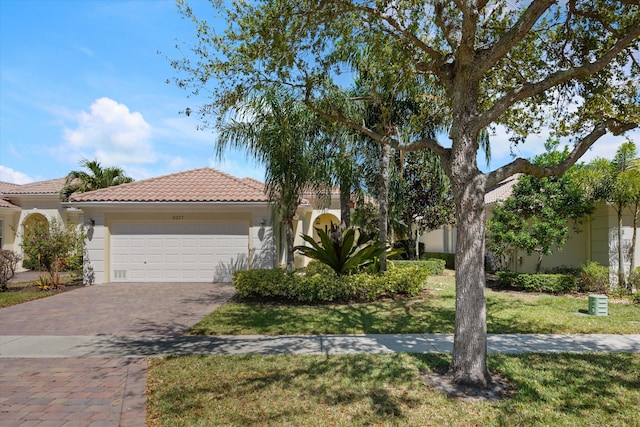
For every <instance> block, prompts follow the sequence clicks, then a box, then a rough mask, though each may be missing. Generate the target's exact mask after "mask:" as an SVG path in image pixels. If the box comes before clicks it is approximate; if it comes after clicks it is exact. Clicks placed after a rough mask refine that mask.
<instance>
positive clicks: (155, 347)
mask: <svg viewBox="0 0 640 427" xmlns="http://www.w3.org/2000/svg"><path fill="white" fill-rule="evenodd" d="M487 347H488V351H489V353H505V354H520V353H585V352H592V353H640V334H638V335H602V334H593V335H541V334H528V335H526V334H523V335H519V334H509V335H491V334H490V335H489V336H488V343H487ZM452 349H453V335H451V334H409V335H376V334H372V335H293V336H264V335H244V336H202V337H201V336H185V335H155V336H154V335H150V336H20V335H4V336H0V358H33V359H37V358H68V357H72V358H113V357H119V358H135V357H146V356H164V355H169V354H178V355H183V354H330V355H333V354H358V353H371V354H383V353H394V352H410V353H450V352H451V351H452Z"/></svg>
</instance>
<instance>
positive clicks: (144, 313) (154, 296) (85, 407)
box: [0, 283, 235, 427]
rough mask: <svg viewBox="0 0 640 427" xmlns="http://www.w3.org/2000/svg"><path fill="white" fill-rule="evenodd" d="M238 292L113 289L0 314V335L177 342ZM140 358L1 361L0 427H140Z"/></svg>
mask: <svg viewBox="0 0 640 427" xmlns="http://www.w3.org/2000/svg"><path fill="white" fill-rule="evenodd" d="M234 293H235V290H234V289H233V287H232V286H231V285H227V284H211V283H110V284H104V285H95V286H90V287H86V288H81V289H77V290H73V291H71V292H65V293H62V294H58V295H54V296H51V297H47V298H43V299H40V300H36V301H31V302H27V303H23V304H19V305H15V306H12V307H6V308H2V309H0V335H33V336H47V335H50V336H51V335H57V336H60V335H64V336H71V335H117V336H141V335H156V336H157V335H178V334H183V333H184V332H185V331H186V330H187V328H188V327H189V326H191V325H193V324H194V323H196V322H198V321H199V320H200V319H201V318H202V317H204V316H205V315H207V314H208V313H210V312H211V311H212V310H213V309H214V308H216V307H217V306H219V305H220V304H222V303H224V302H225V301H227V300H228V299H229V298H230V297H231V296H233V294H234ZM145 378H146V361H145V359H143V358H133V359H131V358H122V357H111V358H84V359H78V358H37V359H33V358H0V425H2V426H3V427H9V426H91V427H97V426H105V427H118V426H135V427H138V426H143V425H145V419H146V399H145V395H144V391H145Z"/></svg>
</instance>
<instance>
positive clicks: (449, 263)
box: [420, 252, 456, 270]
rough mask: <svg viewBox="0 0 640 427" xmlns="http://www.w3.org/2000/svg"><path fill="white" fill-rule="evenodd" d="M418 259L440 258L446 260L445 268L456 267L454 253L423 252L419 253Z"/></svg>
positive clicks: (451, 268) (453, 268) (452, 268)
mask: <svg viewBox="0 0 640 427" xmlns="http://www.w3.org/2000/svg"><path fill="white" fill-rule="evenodd" d="M420 259H426V260H428V259H442V260H444V261H445V262H446V268H447V269H449V270H455V269H456V254H445V253H441V252H425V253H423V254H422V255H420Z"/></svg>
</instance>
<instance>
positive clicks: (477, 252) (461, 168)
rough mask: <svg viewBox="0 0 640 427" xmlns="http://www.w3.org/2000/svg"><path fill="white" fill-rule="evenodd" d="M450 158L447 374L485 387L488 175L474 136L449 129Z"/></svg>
mask: <svg viewBox="0 0 640 427" xmlns="http://www.w3.org/2000/svg"><path fill="white" fill-rule="evenodd" d="M451 133H452V134H451V139H452V140H453V145H452V149H451V157H450V159H449V161H448V162H447V164H446V166H445V170H446V171H447V173H448V175H449V178H450V180H451V185H452V189H453V196H454V200H455V202H456V227H457V237H456V273H455V277H456V317H455V319H456V320H455V335H454V339H453V360H452V364H451V373H452V374H453V378H454V381H455V382H457V383H459V384H464V385H470V386H474V387H479V388H484V387H487V386H488V385H489V384H490V383H491V375H490V374H489V369H488V366H487V301H486V295H485V284H486V279H485V272H484V253H485V230H486V212H485V205H484V195H485V192H486V176H485V175H484V174H483V173H482V172H480V170H479V169H478V167H477V162H476V155H477V154H476V153H477V150H478V138H477V134H476V135H474V134H470V133H467V132H465V129H464V126H462V125H459V126H456V124H455V123H454V126H453V127H452V132H451Z"/></svg>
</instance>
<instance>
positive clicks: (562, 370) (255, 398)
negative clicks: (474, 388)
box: [147, 353, 640, 426]
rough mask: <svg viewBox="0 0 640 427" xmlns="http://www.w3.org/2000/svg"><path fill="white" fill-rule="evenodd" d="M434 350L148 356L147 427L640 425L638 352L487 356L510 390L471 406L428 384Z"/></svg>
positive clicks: (436, 361) (438, 360)
mask: <svg viewBox="0 0 640 427" xmlns="http://www.w3.org/2000/svg"><path fill="white" fill-rule="evenodd" d="M449 363H450V359H449V356H445V355H439V354H407V353H400V354H392V355H350V356H292V355H280V356H180V357H170V358H166V359H155V360H152V362H151V364H150V368H149V371H148V380H147V394H148V421H149V425H151V426H211V425H229V426H287V425H290V426H291V425H323V426H332V425H333V426H368V425H382V426H395V425H398V426H399V425H402V426H405V425H406V426H480V425H481V426H583V425H593V426H605V425H608V426H613V425H615V426H638V417H637V416H638V412H637V410H638V406H637V404H638V402H640V377H639V374H638V372H640V355H637V354H611V355H593V354H560V355H558V354H553V355H552V354H548V355H539V354H528V355H519V356H506V355H492V356H491V357H490V359H489V363H490V369H491V370H492V371H494V372H499V373H501V374H502V376H503V377H506V378H508V379H509V381H510V382H511V383H512V384H513V385H514V386H515V387H516V389H517V392H516V393H515V394H514V395H513V396H512V397H511V398H509V399H506V400H501V401H493V402H476V403H468V402H462V401H459V400H455V399H448V398H446V397H445V396H444V395H443V394H442V393H441V392H438V391H436V390H434V389H431V388H430V387H428V386H426V385H425V384H424V382H423V380H422V378H421V376H420V373H421V372H424V371H426V370H429V369H431V368H434V367H444V366H447V365H448V364H449Z"/></svg>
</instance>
